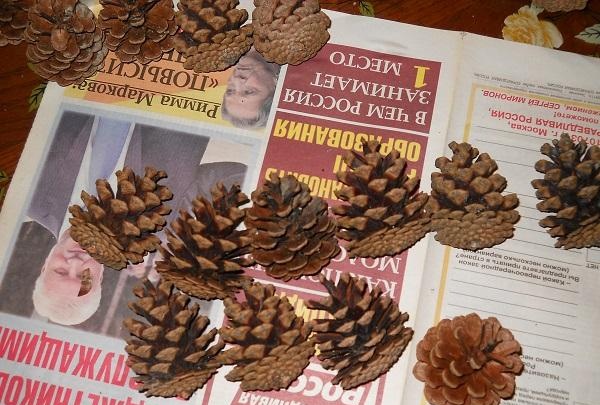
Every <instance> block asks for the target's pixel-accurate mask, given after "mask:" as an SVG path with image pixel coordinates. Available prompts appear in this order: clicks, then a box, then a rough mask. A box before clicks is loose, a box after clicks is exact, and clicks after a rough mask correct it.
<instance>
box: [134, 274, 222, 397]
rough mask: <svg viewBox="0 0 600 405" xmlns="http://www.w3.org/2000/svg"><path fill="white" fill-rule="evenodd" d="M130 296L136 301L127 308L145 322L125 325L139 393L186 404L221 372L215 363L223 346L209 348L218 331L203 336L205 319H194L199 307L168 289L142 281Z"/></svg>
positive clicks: (218, 343) (170, 285) (170, 286)
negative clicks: (180, 400) (172, 399)
mask: <svg viewBox="0 0 600 405" xmlns="http://www.w3.org/2000/svg"><path fill="white" fill-rule="evenodd" d="M134 293H135V295H136V296H137V297H138V298H139V299H138V300H137V301H135V302H131V303H130V304H129V308H130V309H131V310H132V311H133V312H135V313H136V314H138V315H140V316H141V317H143V318H145V320H146V321H147V322H142V321H139V320H136V319H132V318H128V319H126V320H125V321H124V322H123V325H124V326H125V327H126V328H127V329H128V330H129V332H130V333H131V334H132V335H133V336H134V338H133V339H130V340H128V341H127V346H126V347H125V351H126V352H127V353H128V354H129V358H128V360H127V365H128V366H129V367H131V369H132V370H133V371H134V372H135V373H136V374H137V375H138V376H137V377H136V378H135V380H136V382H137V383H138V384H139V387H138V389H139V391H140V392H145V393H146V395H147V396H153V395H156V396H161V397H174V396H180V397H182V398H185V399H188V398H189V397H190V396H192V394H193V393H194V391H196V390H197V389H199V388H202V386H204V384H205V383H206V382H207V381H208V380H209V379H210V378H211V377H212V375H213V374H215V373H216V372H217V370H218V368H219V367H220V366H221V363H220V362H219V361H217V360H216V357H217V355H218V353H219V352H220V351H221V350H222V349H223V347H224V346H225V343H223V341H221V340H219V341H218V342H217V343H216V344H214V345H213V346H211V347H208V346H209V345H210V343H211V342H212V341H213V340H214V338H215V336H216V334H217V330H216V329H212V330H210V331H209V332H208V333H204V332H205V331H206V328H207V326H208V324H209V322H210V321H209V319H208V318H207V317H205V316H201V315H198V309H199V307H198V304H193V305H189V297H187V296H186V295H184V294H182V293H180V292H174V291H173V286H172V284H170V283H166V282H160V283H159V284H158V286H156V287H155V286H153V285H152V283H150V282H149V281H148V280H145V281H144V283H143V285H140V286H138V287H136V288H135V289H134Z"/></svg>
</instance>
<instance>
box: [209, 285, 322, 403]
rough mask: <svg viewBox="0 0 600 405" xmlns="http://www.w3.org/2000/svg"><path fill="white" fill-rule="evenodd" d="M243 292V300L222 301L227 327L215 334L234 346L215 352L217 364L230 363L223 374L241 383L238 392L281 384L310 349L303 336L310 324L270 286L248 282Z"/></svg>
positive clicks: (295, 375)
mask: <svg viewBox="0 0 600 405" xmlns="http://www.w3.org/2000/svg"><path fill="white" fill-rule="evenodd" d="M244 293H245V295H246V302H243V303H241V304H240V303H239V302H237V301H235V300H233V299H232V298H226V299H225V301H224V303H225V315H227V317H228V319H229V326H226V327H223V328H222V329H221V330H220V331H219V333H220V334H221V337H222V338H223V339H224V340H225V341H226V342H227V343H231V344H234V345H235V346H234V347H232V348H231V349H229V350H227V351H225V352H223V353H222V355H221V356H219V360H220V361H221V362H222V363H223V364H229V365H233V364H234V365H235V367H234V368H233V370H231V372H230V373H229V374H227V375H226V376H225V378H226V379H227V380H228V381H241V382H242V384H241V388H242V390H243V391H254V390H261V391H269V390H279V389H284V388H287V387H288V386H289V385H290V384H291V383H292V382H293V381H294V380H295V379H296V378H298V376H299V375H300V374H302V372H303V370H304V369H305V368H306V366H308V363H309V359H310V357H311V356H312V355H313V354H314V352H315V348H314V346H313V344H312V343H311V342H310V340H308V335H309V334H310V327H309V325H308V324H305V323H304V320H303V319H302V318H301V317H298V316H296V314H295V313H294V307H292V305H291V304H290V303H289V302H288V300H287V298H285V297H284V298H279V297H278V296H276V295H275V287H273V286H272V285H266V286H265V285H262V284H260V283H254V284H252V285H250V286H248V287H247V288H246V289H245V290H244Z"/></svg>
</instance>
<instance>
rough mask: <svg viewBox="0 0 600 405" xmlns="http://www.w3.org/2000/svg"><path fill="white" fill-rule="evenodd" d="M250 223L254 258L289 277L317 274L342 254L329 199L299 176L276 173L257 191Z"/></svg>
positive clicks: (279, 275)
mask: <svg viewBox="0 0 600 405" xmlns="http://www.w3.org/2000/svg"><path fill="white" fill-rule="evenodd" d="M251 198H252V202H253V205H252V207H250V208H249V209H248V212H247V215H246V219H245V224H246V227H247V228H248V230H249V231H250V236H251V238H252V247H253V250H252V257H253V258H254V260H255V261H256V262H257V263H258V264H260V265H261V266H263V267H264V268H265V270H266V272H267V274H268V275H270V276H271V277H274V278H279V279H282V280H284V281H288V280H291V279H298V278H300V277H302V276H304V275H310V274H316V273H318V272H319V271H320V270H321V269H322V268H323V267H324V266H325V265H327V263H329V261H330V259H331V258H333V257H335V256H336V255H337V254H338V253H339V246H338V244H337V240H336V239H335V222H334V221H333V220H332V219H331V218H330V217H329V216H328V211H327V203H326V202H325V201H324V200H323V199H322V198H319V197H313V196H311V195H310V190H309V188H308V186H307V185H306V184H304V183H300V182H299V181H298V180H297V179H296V178H295V177H294V176H291V175H287V176H284V177H281V178H280V177H278V176H277V174H275V173H274V174H273V175H272V176H271V178H270V180H267V181H266V182H265V183H264V184H263V185H262V186H260V187H259V188H258V189H257V190H256V191H254V192H253V193H252V196H251Z"/></svg>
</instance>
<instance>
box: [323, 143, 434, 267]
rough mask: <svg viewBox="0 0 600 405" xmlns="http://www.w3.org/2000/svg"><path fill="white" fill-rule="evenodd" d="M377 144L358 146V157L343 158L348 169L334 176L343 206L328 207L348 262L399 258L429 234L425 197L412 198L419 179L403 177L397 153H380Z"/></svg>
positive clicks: (354, 154) (403, 164) (403, 166)
mask: <svg viewBox="0 0 600 405" xmlns="http://www.w3.org/2000/svg"><path fill="white" fill-rule="evenodd" d="M380 149H381V145H380V144H379V143H378V142H377V141H369V142H364V143H363V150H362V153H360V152H355V151H348V152H346V154H345V155H344V162H345V163H346V164H347V170H344V171H340V172H338V173H337V177H338V179H339V181H340V182H342V183H343V184H344V186H343V187H342V188H341V189H340V190H339V191H338V192H336V195H337V196H338V198H339V199H340V200H342V201H345V202H347V203H348V204H341V205H338V206H336V207H334V208H333V212H334V213H335V214H336V215H338V218H337V225H338V229H339V231H338V233H337V236H338V237H339V238H341V239H344V240H347V241H348V242H349V243H348V244H347V246H346V249H347V250H348V253H349V254H350V256H351V257H354V256H360V257H367V256H370V257H380V256H388V255H390V256H391V255H395V254H397V253H400V252H402V251H404V250H406V249H408V248H409V247H411V246H412V245H414V244H415V243H416V242H417V241H418V240H420V239H421V238H423V237H424V236H425V235H426V234H427V232H429V223H430V219H429V216H428V215H426V213H425V210H424V207H425V203H426V202H427V198H428V197H427V195H426V194H425V193H417V188H418V185H419V178H418V177H413V178H411V179H409V178H408V176H407V175H406V168H407V162H406V160H405V159H402V158H401V157H400V154H399V153H398V152H397V151H395V150H394V151H392V152H390V153H389V154H387V155H386V156H384V155H382V154H381V153H380Z"/></svg>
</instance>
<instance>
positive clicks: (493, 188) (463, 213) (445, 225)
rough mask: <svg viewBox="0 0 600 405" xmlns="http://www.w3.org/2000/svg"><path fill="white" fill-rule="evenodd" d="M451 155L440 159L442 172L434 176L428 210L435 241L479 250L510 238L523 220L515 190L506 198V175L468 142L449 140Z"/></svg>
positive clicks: (438, 161) (438, 166) (436, 163)
mask: <svg viewBox="0 0 600 405" xmlns="http://www.w3.org/2000/svg"><path fill="white" fill-rule="evenodd" d="M448 146H450V149H452V152H454V154H453V156H452V158H451V159H448V158H446V157H440V158H437V159H436V161H435V166H436V167H437V168H438V169H440V173H432V174H431V188H432V190H431V196H430V197H429V201H428V203H427V206H426V209H427V211H429V212H430V213H431V214H432V219H431V228H432V230H433V231H435V232H437V234H436V236H435V239H436V240H437V241H438V242H440V243H442V244H444V245H450V246H452V247H455V248H459V249H467V250H478V249H482V248H486V247H491V246H494V245H497V244H500V243H502V242H504V241H505V240H506V239H509V238H512V236H513V233H514V224H515V223H516V222H517V221H518V220H519V218H520V217H519V213H518V212H517V211H516V210H515V208H516V207H517V205H518V204H519V199H518V198H517V195H516V194H508V195H505V196H503V195H502V194H501V192H502V191H503V190H504V189H505V188H506V179H505V178H504V177H503V176H501V175H500V174H498V173H495V172H496V170H497V169H498V166H497V165H496V161H495V160H493V159H492V158H491V157H490V156H489V155H488V154H487V153H482V154H479V151H478V150H477V148H473V147H472V146H471V145H469V144H468V143H460V144H458V143H456V142H451V143H450V144H449V145H448Z"/></svg>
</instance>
